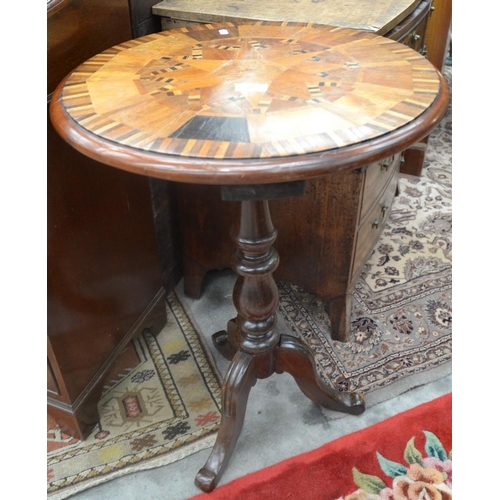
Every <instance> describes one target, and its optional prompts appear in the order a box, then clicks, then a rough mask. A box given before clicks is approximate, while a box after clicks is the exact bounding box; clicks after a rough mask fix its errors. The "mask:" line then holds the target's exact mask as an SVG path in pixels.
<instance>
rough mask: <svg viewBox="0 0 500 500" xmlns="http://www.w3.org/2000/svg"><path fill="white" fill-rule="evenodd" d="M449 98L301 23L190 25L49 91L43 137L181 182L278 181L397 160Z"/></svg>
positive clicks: (404, 63)
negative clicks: (47, 132)
mask: <svg viewBox="0 0 500 500" xmlns="http://www.w3.org/2000/svg"><path fill="white" fill-rule="evenodd" d="M447 103H448V89H447V86H446V83H445V82H444V79H443V77H442V75H441V74H440V73H439V72H438V71H437V70H436V69H435V68H434V66H432V64H431V63H430V62H429V61H427V60H426V59H425V58H424V57H423V56H421V55H420V54H418V53H417V52H415V51H414V50H412V49H410V48H408V47H406V46H404V45H402V44H399V43H397V42H395V41H392V40H389V39H387V38H384V37H381V36H378V35H375V34H371V33H367V32H364V31H360V30H354V29H350V28H332V27H331V26H322V25H312V24H307V23H287V22H283V23H280V22H268V21H267V22H266V21H257V22H244V23H241V24H239V23H238V24H236V23H221V24H200V25H197V26H191V27H185V28H178V29H174V30H170V31H164V32H161V33H155V34H152V35H148V36H145V37H142V38H138V39H135V40H131V41H128V42H125V43H122V44H119V45H117V46H115V47H112V48H110V49H108V50H106V51H104V52H102V53H101V54H98V55H96V56H94V57H92V58H91V59H89V60H88V61H86V62H85V63H83V64H82V65H80V66H79V67H78V68H76V69H75V70H74V71H73V72H72V73H71V74H70V75H68V77H67V78H66V79H65V80H64V81H63V82H61V84H60V85H59V87H58V88H57V90H56V92H55V94H54V97H53V99H52V102H51V110H50V111H51V118H52V121H53V123H54V126H55V128H56V130H58V132H59V133H60V134H61V135H62V136H63V137H64V138H65V139H66V140H67V141H68V142H70V143H71V144H72V145H73V146H75V147H76V148H77V149H79V150H80V151H81V152H83V153H85V154H87V155H89V156H91V157H93V158H95V159H97V160H99V161H102V162H104V163H107V164H109V165H112V166H115V167H118V168H122V169H125V170H129V171H132V172H136V173H141V174H144V175H151V176H153V177H159V178H165V179H170V180H177V181H183V182H201V183H213V184H248V183H258V182H262V183H269V182H283V181H286V180H298V179H303V178H307V177H313V176H318V175H323V174H325V173H329V172H331V171H332V170H333V169H335V168H337V169H341V168H353V167H356V166H360V165H362V164H366V163H367V162H368V161H374V160H376V159H379V158H381V157H384V156H388V155H389V154H393V153H394V152H396V151H397V150H399V151H400V150H403V149H405V148H406V147H408V146H409V145H411V144H412V143H413V142H415V141H417V140H419V139H421V138H422V137H424V136H425V135H427V134H428V133H429V131H430V130H431V129H432V128H433V127H434V126H435V125H437V123H438V122H439V120H440V119H441V118H442V116H443V115H444V113H445V111H446V107H447Z"/></svg>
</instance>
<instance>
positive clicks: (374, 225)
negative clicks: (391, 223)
mask: <svg viewBox="0 0 500 500" xmlns="http://www.w3.org/2000/svg"><path fill="white" fill-rule="evenodd" d="M388 210H389V207H388V206H387V205H384V206H383V207H382V208H381V210H380V211H381V216H382V217H381V219H379V218H378V217H377V218H376V219H375V220H374V221H373V222H372V228H373V229H377V228H378V226H379V225H380V223H381V222H382V221H383V220H384V218H385V216H386V214H387V211H388Z"/></svg>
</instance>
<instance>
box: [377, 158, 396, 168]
mask: <svg viewBox="0 0 500 500" xmlns="http://www.w3.org/2000/svg"><path fill="white" fill-rule="evenodd" d="M393 161H394V156H391V157H390V158H386V159H385V160H383V161H382V162H381V163H380V170H385V171H386V172H387V171H388V170H389V167H390V166H391V164H392V162H393Z"/></svg>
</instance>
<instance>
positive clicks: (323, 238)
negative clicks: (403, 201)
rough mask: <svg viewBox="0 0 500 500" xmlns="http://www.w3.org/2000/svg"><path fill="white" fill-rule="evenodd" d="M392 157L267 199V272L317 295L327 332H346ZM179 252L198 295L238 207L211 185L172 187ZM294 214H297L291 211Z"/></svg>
mask: <svg viewBox="0 0 500 500" xmlns="http://www.w3.org/2000/svg"><path fill="white" fill-rule="evenodd" d="M400 159H401V157H400V155H399V154H398V155H395V156H392V157H390V158H387V159H386V160H384V161H381V162H377V163H374V164H371V165H368V166H366V167H363V168H359V169H357V170H354V171H351V172H340V173H336V174H333V175H329V176H326V177H322V178H319V179H314V180H310V181H307V184H306V190H305V194H304V195H303V196H299V197H296V198H285V199H277V200H271V201H270V208H271V213H272V217H273V221H274V224H275V226H276V228H277V229H278V238H277V240H276V243H275V247H276V249H277V251H278V253H279V255H280V266H279V267H278V269H277V271H276V273H275V277H276V279H278V280H284V281H288V282H291V283H294V284H296V285H298V286H300V287H302V288H303V289H305V290H307V291H310V292H313V293H315V294H316V295H317V296H318V297H320V298H322V299H323V300H324V301H325V308H326V310H327V312H328V314H329V316H330V320H331V323H332V336H333V338H335V339H338V340H345V339H346V337H347V336H348V334H349V333H350V312H351V294H352V288H353V286H354V284H355V282H356V280H357V278H358V277H359V273H360V271H361V268H362V266H363V264H364V262H365V261H366V259H367V258H368V256H369V255H370V253H371V251H372V249H373V246H374V244H375V243H376V241H377V239H378V238H379V236H380V233H381V231H382V229H383V227H384V224H385V221H386V218H387V215H388V212H389V210H390V207H391V205H392V202H393V199H394V196H395V194H396V190H397V180H398V170H399V163H400ZM177 199H178V203H179V211H180V213H182V221H181V230H182V237H183V240H182V241H183V251H184V288H185V292H186V294H187V295H189V296H191V297H199V296H200V295H201V293H202V284H203V278H204V277H205V275H206V273H207V272H208V271H209V270H211V269H222V268H225V267H229V265H230V257H231V254H232V252H233V249H234V245H233V243H232V241H231V240H230V238H229V236H228V234H227V227H230V226H231V224H233V223H234V222H235V221H236V220H237V219H238V213H237V210H238V205H237V204H236V203H234V202H229V201H224V202H223V201H221V197H220V192H219V189H218V188H217V187H214V186H195V185H188V184H179V185H178V186H177ZM297 214H300V216H298V215H297Z"/></svg>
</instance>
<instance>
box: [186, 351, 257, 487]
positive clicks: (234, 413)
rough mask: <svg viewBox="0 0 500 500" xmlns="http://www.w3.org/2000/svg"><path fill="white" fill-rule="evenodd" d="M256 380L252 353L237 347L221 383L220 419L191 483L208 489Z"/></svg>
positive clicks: (224, 460) (222, 466) (219, 471)
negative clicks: (207, 450)
mask: <svg viewBox="0 0 500 500" xmlns="http://www.w3.org/2000/svg"><path fill="white" fill-rule="evenodd" d="M256 380H257V373H256V362H255V356H253V355H252V354H247V353H245V352H243V351H238V352H237V353H236V354H235V356H234V358H233V361H232V362H231V365H230V366H229V369H228V372H227V375H226V378H225V380H224V384H223V386H222V420H221V425H220V429H219V433H218V434H217V440H216V441H215V445H214V447H213V449H212V453H211V454H210V456H209V457H208V460H207V462H206V464H205V466H204V467H202V468H201V469H200V471H199V472H198V474H197V475H196V479H195V484H196V486H198V488H200V489H201V490H202V491H205V492H209V491H212V490H213V489H214V488H215V486H216V485H217V483H218V481H219V479H220V477H221V475H222V473H223V472H224V469H225V468H226V466H227V463H228V462H229V459H230V458H231V455H232V453H233V450H234V447H235V446H236V442H237V441H238V437H239V435H240V432H241V429H242V427H243V420H244V418H245V412H246V407H247V401H248V395H249V393H250V389H251V388H252V386H253V385H254V384H255V382H256Z"/></svg>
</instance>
